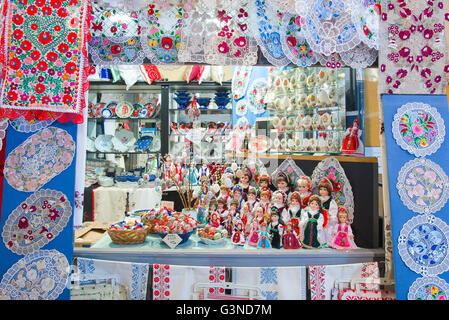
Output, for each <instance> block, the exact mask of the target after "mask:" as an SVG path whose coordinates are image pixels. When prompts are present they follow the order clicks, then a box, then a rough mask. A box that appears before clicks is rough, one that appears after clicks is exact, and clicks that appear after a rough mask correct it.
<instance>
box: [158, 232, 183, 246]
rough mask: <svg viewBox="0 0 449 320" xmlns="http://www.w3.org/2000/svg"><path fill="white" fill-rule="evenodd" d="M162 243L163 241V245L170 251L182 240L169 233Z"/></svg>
mask: <svg viewBox="0 0 449 320" xmlns="http://www.w3.org/2000/svg"><path fill="white" fill-rule="evenodd" d="M162 241H164V242H165V244H166V245H167V246H169V247H170V248H171V249H174V248H176V246H177V245H178V244H179V243H180V242H181V241H182V239H181V237H180V236H178V235H177V234H175V233H169V234H167V235H166V236H165V237H164V238H163V239H162Z"/></svg>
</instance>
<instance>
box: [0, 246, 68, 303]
mask: <svg viewBox="0 0 449 320" xmlns="http://www.w3.org/2000/svg"><path fill="white" fill-rule="evenodd" d="M69 269H70V267H69V263H68V261H67V258H66V257H65V256H64V255H63V254H62V253H60V252H58V251H56V250H39V251H36V252H34V253H32V254H29V255H26V256H25V257H23V258H22V259H20V260H19V261H17V262H16V263H15V264H14V265H12V266H11V267H10V268H9V269H8V271H7V272H6V273H5V274H4V275H3V278H2V281H1V282H0V299H8V300H55V299H57V298H58V297H59V295H60V294H61V293H62V292H63V291H64V289H65V287H66V284H67V281H68V278H69V274H68V273H69Z"/></svg>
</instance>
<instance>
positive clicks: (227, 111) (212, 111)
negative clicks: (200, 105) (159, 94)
mask: <svg viewBox="0 0 449 320" xmlns="http://www.w3.org/2000/svg"><path fill="white" fill-rule="evenodd" d="M199 110H200V112H201V114H217V113H218V114H232V109H199ZM168 111H170V112H181V111H184V112H186V111H188V109H168Z"/></svg>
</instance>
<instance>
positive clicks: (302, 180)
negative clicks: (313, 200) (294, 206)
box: [296, 176, 312, 209]
mask: <svg viewBox="0 0 449 320" xmlns="http://www.w3.org/2000/svg"><path fill="white" fill-rule="evenodd" d="M296 184H297V188H298V192H299V199H300V201H299V204H300V206H301V209H305V208H306V207H307V205H308V203H309V199H310V197H311V196H312V180H310V178H309V177H308V176H302V177H299V178H298V179H297V180H296Z"/></svg>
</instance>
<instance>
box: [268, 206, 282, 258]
mask: <svg viewBox="0 0 449 320" xmlns="http://www.w3.org/2000/svg"><path fill="white" fill-rule="evenodd" d="M270 218H271V219H270V220H271V221H270V223H269V224H268V230H269V233H270V237H271V247H272V248H276V249H280V248H281V237H282V226H281V224H280V222H279V209H278V208H276V207H272V208H271V217H270Z"/></svg>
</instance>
